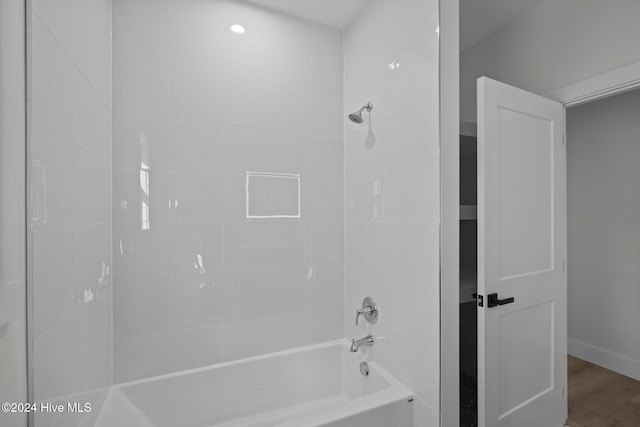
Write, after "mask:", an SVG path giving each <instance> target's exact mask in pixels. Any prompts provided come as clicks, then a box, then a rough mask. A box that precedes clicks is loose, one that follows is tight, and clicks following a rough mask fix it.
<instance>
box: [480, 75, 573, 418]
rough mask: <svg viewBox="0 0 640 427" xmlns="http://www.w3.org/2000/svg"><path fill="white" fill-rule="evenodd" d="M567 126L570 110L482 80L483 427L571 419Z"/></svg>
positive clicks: (481, 259)
mask: <svg viewBox="0 0 640 427" xmlns="http://www.w3.org/2000/svg"><path fill="white" fill-rule="evenodd" d="M564 130H565V113H564V108H563V107H562V105H561V104H559V103H557V102H555V101H551V100H549V99H546V98H543V97H540V96H538V95H534V94H531V93H528V92H525V91H523V90H520V89H517V88H514V87H512V86H508V85H505V84H503V83H500V82H497V81H494V80H491V79H487V78H484V77H483V78H481V79H479V80H478V295H481V296H482V307H478V415H479V422H480V427H547V426H548V427H561V426H562V425H563V423H564V421H565V420H566V415H567V401H566V398H565V396H566V392H565V390H566V381H567V376H566V375H567V374H566V354H567V352H566V334H567V333H566V316H567V315H566V310H567V309H566V274H565V271H564V261H565V259H566V177H565V175H566V149H565V145H564V140H563V136H564ZM490 294H497V299H498V300H503V301H501V302H502V303H503V305H500V303H498V304H495V306H494V307H489V305H490V304H489V295H490ZM509 297H513V298H514V300H513V302H509V300H507V298H509Z"/></svg>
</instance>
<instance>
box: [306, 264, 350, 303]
mask: <svg viewBox="0 0 640 427" xmlns="http://www.w3.org/2000/svg"><path fill="white" fill-rule="evenodd" d="M304 274H305V290H304V300H305V303H307V304H313V303H317V302H337V301H342V300H343V299H344V265H343V262H342V260H339V261H322V262H313V263H311V264H308V265H307V266H306V270H305V271H304Z"/></svg>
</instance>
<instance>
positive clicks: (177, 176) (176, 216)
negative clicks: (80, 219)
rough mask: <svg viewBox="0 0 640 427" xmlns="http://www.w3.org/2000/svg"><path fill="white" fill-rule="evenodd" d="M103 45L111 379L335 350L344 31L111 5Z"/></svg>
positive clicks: (171, 7)
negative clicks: (109, 113) (107, 62)
mask: <svg viewBox="0 0 640 427" xmlns="http://www.w3.org/2000/svg"><path fill="white" fill-rule="evenodd" d="M232 24H241V25H243V26H245V28H246V33H245V34H242V35H240V34H234V33H232V32H230V31H229V28H230V26H231V25H232ZM113 43H114V122H113V129H114V151H113V152H114V157H113V164H114V176H113V191H114V198H113V218H114V230H113V231H114V234H113V236H114V262H115V283H114V330H115V332H114V333H115V344H114V377H115V381H116V382H123V381H129V380H132V379H136V378H143V377H148V376H153V375H158V374H163V373H167V372H173V371H178V370H182V369H188V368H194V367H199V366H204V365H209V364H215V363H220V362H223V361H230V360H235V359H241V358H245V357H249V356H255V355H258V354H264V353H269V352H273V351H279V350H284V349H288V348H293V347H298V346H302V345H308V344H312V343H319V342H323V341H327V340H332V339H338V338H342V337H343V336H344V320H343V310H342V308H343V294H344V292H343V196H342V194H343V183H342V170H343V154H342V148H343V135H342V132H343V121H344V116H343V114H342V30H340V29H337V28H333V27H328V26H324V25H320V24H315V23H312V22H310V21H305V20H302V19H298V18H293V17H289V16H287V15H283V14H280V13H277V12H272V11H269V10H267V9H263V8H260V7H258V6H254V5H249V4H247V3H244V2H235V1H225V0H212V1H207V2H202V1H198V0H185V1H181V2H177V1H174V2H131V1H129V0H118V1H115V0H114V2H113ZM247 172H267V173H286V174H297V175H299V176H300V179H301V187H300V188H301V197H300V200H299V201H300V203H301V217H300V218H299V219H294V218H281V219H275V218H271V219H268V218H262V219H250V218H247V210H246V203H247V194H246V191H247V188H246V180H247ZM141 179H142V180H143V181H144V182H143V183H142V185H141ZM291 185H293V186H294V187H291ZM292 188H293V189H294V190H295V180H291V179H284V180H283V179H278V178H273V179H261V180H258V181H257V182H256V184H255V185H251V187H250V188H249V192H250V195H249V199H250V202H251V203H252V207H251V210H252V211H253V210H255V212H256V213H260V214H262V215H278V214H281V213H287V212H290V211H291V208H292V207H293V208H297V204H298V200H297V195H296V194H295V191H294V193H292V192H291V191H290V190H291V189H292ZM147 207H148V211H146V209H147ZM147 212H148V213H147ZM147 215H148V216H147Z"/></svg>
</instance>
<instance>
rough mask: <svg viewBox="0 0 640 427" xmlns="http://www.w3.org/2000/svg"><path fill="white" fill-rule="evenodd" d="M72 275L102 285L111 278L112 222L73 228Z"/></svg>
mask: <svg viewBox="0 0 640 427" xmlns="http://www.w3.org/2000/svg"><path fill="white" fill-rule="evenodd" d="M72 239H73V243H72V245H73V246H72V257H73V268H72V276H71V277H73V279H74V280H77V281H87V283H90V284H92V285H95V286H100V285H103V284H105V283H106V282H108V281H109V280H111V224H109V223H103V224H92V225H87V226H84V227H74V228H72Z"/></svg>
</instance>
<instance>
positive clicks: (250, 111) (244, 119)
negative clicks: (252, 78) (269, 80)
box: [218, 80, 269, 129]
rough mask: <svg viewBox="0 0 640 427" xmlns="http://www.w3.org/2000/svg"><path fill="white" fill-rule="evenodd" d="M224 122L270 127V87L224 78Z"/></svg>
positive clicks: (263, 127) (222, 94)
mask: <svg viewBox="0 0 640 427" xmlns="http://www.w3.org/2000/svg"><path fill="white" fill-rule="evenodd" d="M218 84H220V85H221V88H220V92H219V96H221V99H223V100H224V108H223V109H222V120H223V121H222V123H224V124H228V125H235V126H245V127H252V128H259V129H267V128H268V127H269V88H268V87H267V86H265V85H260V84H253V83H246V82H237V81H233V80H223V81H221V82H219V83H218Z"/></svg>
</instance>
